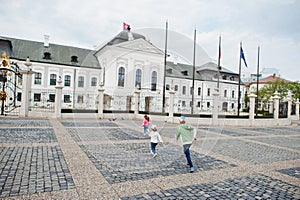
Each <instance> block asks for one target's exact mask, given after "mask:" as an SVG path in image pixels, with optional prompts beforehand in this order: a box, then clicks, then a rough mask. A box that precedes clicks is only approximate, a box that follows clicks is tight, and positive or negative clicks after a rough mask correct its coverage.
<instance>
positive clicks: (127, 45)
mask: <svg viewBox="0 0 300 200" xmlns="http://www.w3.org/2000/svg"><path fill="white" fill-rule="evenodd" d="M114 47H116V48H123V49H124V50H126V49H127V50H129V51H140V52H147V53H155V54H161V55H163V54H164V53H163V51H161V50H160V49H159V48H157V47H156V46H154V45H153V44H151V43H150V42H148V41H146V40H144V39H141V38H140V39H136V40H130V41H127V42H122V43H119V44H116V45H114Z"/></svg>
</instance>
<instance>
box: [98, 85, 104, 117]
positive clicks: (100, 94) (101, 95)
mask: <svg viewBox="0 0 300 200" xmlns="http://www.w3.org/2000/svg"><path fill="white" fill-rule="evenodd" d="M98 102H99V103H98V119H103V118H104V115H103V110H104V108H103V107H104V104H103V102H104V87H103V84H102V83H100V85H99V88H98Z"/></svg>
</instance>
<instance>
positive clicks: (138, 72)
mask: <svg viewBox="0 0 300 200" xmlns="http://www.w3.org/2000/svg"><path fill="white" fill-rule="evenodd" d="M138 86H139V87H142V70H140V69H137V70H136V72H135V87H138Z"/></svg>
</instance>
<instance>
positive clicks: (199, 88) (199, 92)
mask: <svg viewBox="0 0 300 200" xmlns="http://www.w3.org/2000/svg"><path fill="white" fill-rule="evenodd" d="M200 95H201V87H198V96H200Z"/></svg>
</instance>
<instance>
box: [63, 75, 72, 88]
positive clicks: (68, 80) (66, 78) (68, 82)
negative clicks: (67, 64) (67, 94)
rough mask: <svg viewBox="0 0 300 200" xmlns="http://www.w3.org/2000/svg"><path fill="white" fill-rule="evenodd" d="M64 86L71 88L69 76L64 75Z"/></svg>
mask: <svg viewBox="0 0 300 200" xmlns="http://www.w3.org/2000/svg"><path fill="white" fill-rule="evenodd" d="M64 85H65V86H71V76H70V75H65V84H64Z"/></svg>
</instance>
